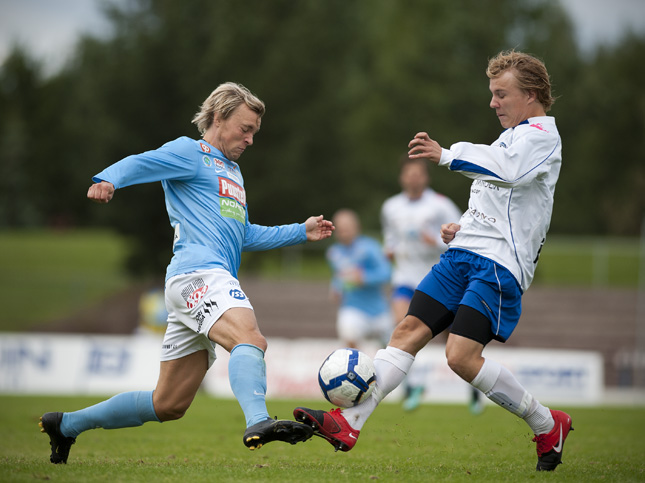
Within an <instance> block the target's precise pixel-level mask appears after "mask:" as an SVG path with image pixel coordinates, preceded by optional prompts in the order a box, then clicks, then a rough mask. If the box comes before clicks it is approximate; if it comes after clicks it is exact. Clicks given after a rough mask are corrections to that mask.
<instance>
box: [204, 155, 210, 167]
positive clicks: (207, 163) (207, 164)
mask: <svg viewBox="0 0 645 483" xmlns="http://www.w3.org/2000/svg"><path fill="white" fill-rule="evenodd" d="M202 161H204V166H206V167H207V168H210V167H211V164H212V161H211V158H209V157H208V156H204V157H203V158H202Z"/></svg>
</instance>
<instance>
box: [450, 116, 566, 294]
mask: <svg viewBox="0 0 645 483" xmlns="http://www.w3.org/2000/svg"><path fill="white" fill-rule="evenodd" d="M561 163H562V141H561V139H560V135H559V134H558V129H557V127H556V125H555V119H554V118H553V117H550V116H541V117H532V118H529V119H528V120H526V121H523V122H522V123H520V124H519V125H518V126H516V127H514V128H510V129H507V130H505V131H504V132H503V133H502V134H501V136H500V137H499V138H498V139H497V140H496V141H495V142H494V143H493V144H491V145H490V146H487V145H482V144H471V143H457V144H453V145H452V146H451V147H450V149H449V150H448V149H444V150H443V152H442V154H441V160H440V162H439V165H440V166H446V167H448V168H450V169H451V170H452V171H460V172H461V173H462V174H463V175H465V176H467V177H469V178H473V179H474V180H475V181H473V183H472V185H471V187H470V199H469V200H468V210H467V211H466V212H465V213H464V214H463V216H462V217H461V220H460V221H459V224H460V225H461V230H460V231H458V232H457V235H456V236H455V238H454V239H453V240H452V241H451V242H450V245H449V247H450V248H461V249H464V250H468V251H471V252H473V253H476V254H478V255H480V256H483V257H486V258H489V259H491V260H493V261H495V262H497V263H499V264H500V265H502V266H504V267H505V268H507V269H508V270H509V271H510V272H511V273H512V274H513V276H514V277H515V278H516V279H517V281H518V283H519V284H520V287H521V288H522V290H523V291H524V290H526V289H527V288H528V287H529V285H530V284H531V282H532V281H533V276H534V274H535V267H536V265H537V261H538V257H539V254H540V249H541V248H542V245H543V244H544V241H545V239H546V233H547V231H548V230H549V224H550V222H551V213H552V211H553V195H554V192H555V183H556V181H557V180H558V175H559V173H560V166H561Z"/></svg>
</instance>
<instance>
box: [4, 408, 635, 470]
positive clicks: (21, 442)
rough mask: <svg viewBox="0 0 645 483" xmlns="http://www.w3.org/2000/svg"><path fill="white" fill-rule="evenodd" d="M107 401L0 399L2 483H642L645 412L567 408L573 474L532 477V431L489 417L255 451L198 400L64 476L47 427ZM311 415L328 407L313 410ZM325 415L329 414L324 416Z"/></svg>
mask: <svg viewBox="0 0 645 483" xmlns="http://www.w3.org/2000/svg"><path fill="white" fill-rule="evenodd" d="M98 401H100V399H97V398H87V397H83V398H81V397H76V398H62V397H8V396H2V397H0V427H2V429H3V434H2V438H1V439H0V448H1V450H2V451H1V455H2V456H0V475H2V476H1V477H0V480H2V481H8V482H19V481H38V480H50V481H61V482H62V481H64V482H76V481H78V482H81V481H82V482H86V481H87V482H91V481H135V482H139V481H140V482H149V481H155V482H185V481H190V482H201V481H236V482H237V481H253V482H257V481H276V482H279V481H314V482H336V481H369V480H379V481H455V482H462V481H483V482H487V481H490V482H500V481H508V482H518V481H529V480H530V481H554V480H556V479H557V481H572V482H573V481H575V482H578V481H616V482H629V481H644V480H645V442H644V440H643V437H642V432H643V428H645V409H643V408H560V409H564V410H566V411H567V412H569V413H570V414H571V416H572V419H573V426H574V428H575V431H574V432H572V433H571V435H570V436H569V438H568V439H567V442H566V445H565V453H564V458H563V461H564V464H562V465H560V466H559V467H558V469H557V470H556V471H555V472H554V473H537V472H535V463H536V456H535V444H534V443H532V442H531V437H532V435H531V434H530V430H529V429H528V427H527V426H526V424H525V423H524V422H523V421H521V420H519V419H517V418H516V417H514V416H512V415H510V414H508V413H507V412H506V411H504V410H502V409H500V408H497V407H491V406H488V407H487V408H486V410H485V411H484V413H483V414H481V415H479V416H473V415H471V414H470V413H469V412H468V410H467V408H466V406H444V405H424V406H421V407H420V408H419V409H418V410H416V411H415V412H412V413H405V412H403V411H402V410H401V408H400V406H398V405H395V404H382V405H381V406H380V407H379V409H378V410H377V411H376V412H375V413H374V415H373V416H372V418H371V419H370V420H369V421H368V423H367V425H366V426H365V428H364V431H363V433H362V435H361V437H360V440H359V442H358V444H357V445H356V447H355V448H354V449H353V450H352V451H351V452H349V453H342V452H338V453H334V451H333V448H332V447H331V445H329V443H327V442H326V441H324V440H322V439H320V438H314V439H313V440H311V441H308V442H306V443H300V444H297V445H295V446H291V445H287V444H284V443H280V442H276V443H271V444H268V445H266V446H264V447H263V448H261V449H259V450H257V451H249V450H248V449H246V448H245V447H244V446H243V444H242V433H243V428H244V421H243V417H242V413H241V411H240V409H239V407H238V406H237V403H236V402H235V401H233V400H221V399H213V398H210V397H207V396H205V395H199V396H198V397H197V398H196V400H195V402H194V403H193V406H192V407H191V409H190V410H189V412H188V413H187V415H186V416H185V417H184V418H183V419H182V420H180V421H175V422H169V423H163V424H158V423H147V424H146V425H145V426H144V427H141V428H129V429H122V430H110V431H107V430H102V429H99V430H93V431H88V432H86V433H84V434H82V435H81V436H80V437H79V438H78V440H77V442H76V444H75V445H74V446H72V451H71V453H70V458H69V461H68V464H67V465H52V464H51V463H49V444H48V441H49V439H48V438H47V436H46V435H44V434H41V433H39V432H38V427H37V423H38V417H39V416H40V415H42V413H44V412H47V411H55V410H73V409H79V408H81V407H85V406H87V405H89V404H93V403H95V402H98ZM299 404H300V405H302V404H303V401H299V402H291V401H269V404H268V407H269V411H270V413H271V414H272V415H276V416H278V417H280V418H288V417H290V414H291V411H292V409H293V407H294V406H295V405H299ZM307 404H310V405H312V406H313V407H318V406H320V405H321V403H320V401H314V402H311V401H309V402H307ZM323 407H324V406H323Z"/></svg>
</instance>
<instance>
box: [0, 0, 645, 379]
mask: <svg viewBox="0 0 645 483" xmlns="http://www.w3.org/2000/svg"><path fill="white" fill-rule="evenodd" d="M106 5H107V6H106V10H105V12H106V16H107V17H108V18H109V19H110V22H111V23H112V25H113V27H114V33H113V35H112V36H111V37H109V38H99V37H94V36H92V35H90V34H87V35H84V36H83V37H82V38H80V39H79V42H78V44H77V46H76V49H75V53H74V55H73V56H72V58H71V60H70V61H69V62H68V63H67V64H66V65H65V66H64V67H63V68H62V69H61V70H60V71H57V72H54V73H50V72H44V69H43V65H42V62H41V61H39V60H38V59H36V58H34V57H33V56H31V55H30V53H29V52H28V51H27V50H25V49H24V48H22V47H21V46H19V45H18V46H15V47H14V48H13V50H12V52H11V53H10V55H9V56H8V57H7V58H6V60H5V61H4V63H3V64H2V66H1V69H0V235H1V236H2V240H3V241H4V240H9V241H8V242H7V243H8V245H3V246H2V247H4V249H3V250H2V255H1V256H2V259H0V289H1V290H0V303H1V304H2V306H3V309H4V310H3V313H2V314H1V315H0V330H4V331H15V330H16V327H18V328H24V329H26V330H29V331H32V332H33V331H38V332H42V331H73V332H83V333H86V332H94V333H98V332H103V333H131V332H132V331H133V330H134V329H135V328H136V326H137V324H138V322H139V317H140V316H139V312H138V304H139V302H140V297H141V295H142V294H143V293H145V291H147V290H148V289H150V288H152V287H158V286H159V284H160V279H161V278H162V276H163V275H162V274H163V270H164V267H165V265H166V263H167V261H168V259H169V256H170V254H169V246H170V239H171V232H170V228H169V227H168V223H167V217H166V214H165V211H164V210H163V198H162V192H161V188H160V187H159V186H157V185H149V186H140V187H136V188H129V189H127V190H123V191H122V192H119V193H117V196H116V197H115V199H114V200H113V202H112V203H111V204H110V205H109V206H107V207H104V206H101V207H99V206H94V205H91V204H90V203H88V202H87V201H86V200H85V196H84V195H85V192H86V190H87V187H88V185H89V181H90V178H91V176H92V175H93V174H94V173H96V172H98V171H100V170H101V169H102V168H104V167H105V166H107V165H109V164H111V163H113V162H114V161H116V160H118V159H120V158H121V157H123V156H125V155H128V154H130V153H135V152H141V151H143V150H146V149H152V148H155V147H157V146H159V145H161V144H162V143H164V142H166V141H168V140H169V139H173V138H174V137H177V136H179V135H189V136H195V135H196V131H195V130H194V128H193V127H192V126H191V125H190V124H189V120H190V118H191V117H192V114H193V112H194V111H195V110H196V108H197V106H198V105H199V103H200V102H201V101H202V100H203V99H204V98H205V97H206V96H207V95H208V93H209V92H210V91H211V90H212V89H213V88H214V87H215V86H216V85H217V84H219V83H220V82H223V81H227V80H234V81H238V82H241V83H243V84H245V85H247V86H248V87H249V88H251V90H253V91H254V92H255V93H256V94H258V96H259V97H260V98H262V99H263V100H264V101H265V102H266V103H267V108H268V111H267V115H266V117H265V119H264V122H263V126H262V131H261V133H260V135H258V137H257V139H256V145H254V146H253V148H252V149H251V150H249V152H248V153H246V154H245V155H244V158H243V159H242V160H241V164H242V167H243V170H244V173H245V180H246V186H247V189H248V193H249V206H250V215H251V219H252V221H253V222H255V223H260V224H267V225H272V224H280V223H287V222H292V221H297V220H304V219H305V218H306V217H307V216H308V215H310V214H314V213H321V212H322V213H325V214H326V215H327V216H330V215H331V213H333V211H334V210H336V209H337V208H339V207H345V206H348V207H352V208H354V209H356V210H357V211H358V212H359V214H360V216H361V218H362V219H363V222H364V225H365V227H366V229H367V230H368V231H369V232H371V233H378V210H379V208H380V205H381V203H382V202H383V200H384V199H385V198H386V197H387V196H390V195H391V194H393V193H395V192H397V190H398V187H397V182H396V172H397V167H396V163H395V160H396V158H397V157H398V156H399V154H400V153H401V151H402V150H404V147H405V145H406V144H407V141H408V139H409V138H410V135H411V133H412V134H413V133H414V132H417V131H418V130H420V129H425V130H428V131H430V132H431V133H433V135H434V136H435V137H436V138H437V139H438V140H439V141H440V143H442V144H443V145H449V144H451V143H452V142H455V141H458V140H461V139H468V140H472V141H475V142H484V143H485V142H490V140H492V139H494V138H495V137H496V136H497V134H498V132H499V126H498V125H497V123H496V121H495V119H494V118H493V116H492V115H491V112H490V109H489V107H488V96H489V93H488V91H487V80H486V78H485V76H484V74H483V71H484V69H485V65H486V60H487V59H488V58H489V57H490V56H491V55H493V54H494V53H496V52H497V51H499V50H501V49H507V48H518V49H520V50H525V51H529V52H532V53H534V54H536V55H537V56H539V57H541V58H542V59H544V60H545V62H546V64H547V66H548V67H549V71H550V73H551V75H552V77H553V79H554V81H555V85H554V88H555V94H556V96H558V101H557V102H556V104H555V106H554V109H553V111H552V113H553V115H554V116H555V117H556V118H557V120H558V126H559V129H560V131H561V134H562V137H563V142H564V146H565V151H564V163H565V164H564V166H563V171H562V175H561V179H560V181H559V184H558V188H557V193H556V205H555V212H554V217H553V222H552V228H551V234H550V238H549V240H548V241H547V248H546V249H545V250H547V249H548V247H549V243H552V240H554V239H557V238H558V237H567V238H566V239H567V240H568V243H569V245H568V246H569V247H571V246H573V251H570V252H566V253H565V254H564V255H560V256H559V258H558V257H555V254H554V255H553V256H554V258H553V259H552V260H556V261H555V262H551V263H554V264H556V265H564V264H567V263H569V262H570V260H571V259H574V258H576V255H577V253H576V251H577V250H576V247H584V246H586V240H588V239H589V237H593V239H594V240H600V241H599V242H598V243H597V244H594V247H600V248H594V250H596V252H594V253H593V254H592V256H591V257H590V258H588V259H583V260H579V261H578V262H576V263H573V264H572V265H571V266H570V267H567V270H561V271H559V272H558V271H554V273H555V274H556V275H555V276H553V277H545V276H544V278H543V279H540V277H543V275H541V273H540V272H541V271H542V270H547V271H548V270H549V265H547V264H548V263H549V261H548V260H549V259H548V257H547V256H546V255H547V252H546V251H545V256H544V259H543V260H542V262H541V266H540V268H539V269H538V279H537V280H536V284H535V286H534V287H532V288H531V289H530V290H529V292H528V293H527V295H526V298H525V304H524V305H525V310H524V315H523V319H522V322H521V324H520V327H519V329H518V331H517V333H516V334H515V335H514V336H513V338H512V339H511V341H509V346H517V347H541V348H567V349H583V350H594V351H599V352H600V353H601V354H602V355H603V357H604V367H605V381H606V383H607V384H608V385H610V386H612V387H636V388H642V387H643V386H644V385H645V377H644V376H643V369H644V367H645V362H644V361H643V360H644V359H645V355H644V354H645V334H644V332H645V328H644V326H645V315H644V314H645V310H643V303H644V302H643V295H642V293H643V290H644V287H645V275H644V274H645V269H643V252H644V250H643V248H642V244H641V245H639V237H641V238H642V235H641V233H642V230H643V219H644V215H645V196H644V195H643V193H645V169H644V167H643V166H644V163H643V161H644V160H643V154H642V153H643V152H645V149H644V148H645V146H644V143H645V107H644V106H645V97H644V96H645V93H643V91H642V89H641V86H642V85H643V84H645V66H644V65H643V63H642V62H641V59H642V58H643V57H644V56H645V38H644V37H643V36H642V35H639V34H637V33H634V32H626V33H625V35H624V36H623V37H622V38H621V39H619V41H618V42H616V44H615V45H611V46H601V47H599V48H598V49H596V50H594V51H592V52H583V51H582V50H581V49H580V48H579V46H578V45H577V44H576V42H575V36H574V30H573V24H572V22H571V19H570V18H569V17H568V15H567V13H566V11H565V10H564V9H563V8H562V7H561V6H560V4H559V2H558V1H556V0H544V1H540V2H535V1H529V0H525V1H511V0H500V1H496V2H477V3H474V4H473V3H469V2H450V3H447V2H441V1H438V0H433V1H410V2H405V3H401V4H393V3H392V2H388V1H386V0H380V1H358V2H344V1H340V0H339V1H334V0H331V1H328V2H316V1H303V2H298V3H294V2H291V1H286V0H274V1H271V2H266V1H261V0H254V1H251V2H244V4H241V3H239V2H235V1H232V0H220V1H213V2H208V3H202V2H197V1H190V2H182V3H181V4H178V3H174V2H162V1H157V0H150V1H134V2H130V3H128V4H127V8H125V7H122V5H123V4H122V3H114V4H113V5H112V4H111V3H110V2H108V3H107V4H106ZM410 11H414V12H415V14H414V15H410V14H409V12H410ZM201 19H213V22H212V23H209V22H207V21H206V22H205V21H202V20H201ZM432 177H433V185H434V187H435V188H436V189H437V190H439V191H441V192H444V193H446V194H447V195H449V196H450V197H452V198H453V199H454V200H455V201H456V202H457V204H458V205H459V206H460V207H462V209H463V208H465V205H466V196H467V191H468V190H467V186H468V181H467V180H466V179H462V178H461V177H459V176H455V175H454V174H450V173H446V172H444V171H441V170H434V171H433V173H432ZM96 227H101V228H108V229H110V230H112V232H113V233H117V234H118V237H119V238H118V243H123V244H124V246H125V248H124V256H123V257H118V259H115V260H117V261H118V263H119V266H118V267H101V268H100V269H99V268H97V269H95V271H96V272H97V273H94V274H91V273H90V274H88V273H87V272H85V271H81V272H79V273H81V274H80V275H75V276H72V279H73V280H72V281H71V282H70V285H69V287H68V288H65V287H67V285H66V284H67V281H68V280H67V279H63V278H61V277H62V276H64V275H65V270H64V269H63V270H61V269H60V267H59V268H58V269H57V270H58V272H56V271H53V272H51V273H50V272H47V271H46V270H45V269H44V268H43V269H42V270H39V269H38V267H39V266H43V267H44V266H46V265H47V264H48V263H49V262H50V261H47V260H45V261H43V262H41V264H40V265H39V266H36V267H33V266H30V265H29V264H28V263H26V264H23V265H22V266H16V265H15V261H16V260H17V259H19V257H17V254H19V253H20V248H19V247H18V248H16V247H15V246H14V245H12V243H13V242H12V241H11V239H12V237H13V236H14V235H16V236H18V237H20V236H21V234H23V233H34V230H35V232H36V233H39V234H40V233H50V234H51V233H53V234H54V235H53V236H54V237H55V236H56V234H57V233H58V234H65V233H69V232H76V231H77V230H94V229H95V228H96ZM5 235H6V238H5ZM42 237H43V239H44V240H46V241H47V240H48V239H47V235H43V236H42ZM106 238H109V236H108V235H106ZM616 241H618V244H619V245H620V246H626V247H628V248H627V249H624V250H622V251H623V252H625V253H626V252H629V253H627V255H628V256H627V257H625V259H626V260H628V262H627V263H625V262H624V261H623V262H620V263H618V265H620V266H621V267H622V268H619V269H615V265H614V264H612V263H607V264H604V262H603V260H609V259H610V257H609V256H607V255H606V254H604V255H603V250H604V248H603V247H606V246H615V245H616V243H615V242H616ZM594 243H595V242H594ZM34 250H38V248H34ZM598 251H599V252H600V253H598ZM618 252H619V254H620V252H621V248H618ZM610 253H614V252H613V251H611V250H610ZM625 253H623V254H625ZM28 255H29V256H28V258H29V259H37V258H38V253H37V252H35V251H34V252H32V253H31V254H28ZM59 256H62V259H61V260H58V261H59V262H60V263H61V264H62V265H63V267H64V265H65V259H66V258H67V259H68V260H71V259H72V258H73V254H71V253H68V254H65V253H63V254H62V255H59ZM97 256H98V257H101V254H98V255H97ZM294 257H295V258H294ZM321 257H322V251H321V250H312V251H305V252H304V253H299V252H293V251H283V252H281V253H280V254H279V255H263V254H253V255H249V256H247V257H246V258H245V261H244V264H245V266H246V267H247V268H245V272H243V274H242V283H243V286H244V287H245V289H246V290H247V291H248V293H249V295H250V297H251V298H252V300H253V303H254V305H255V307H256V309H257V311H258V313H259V319H260V323H261V327H262V330H263V331H264V333H265V334H266V335H267V336H276V337H277V336H279V337H301V336H314V337H333V307H330V306H329V304H328V303H327V299H326V294H327V288H326V281H325V280H324V278H325V274H324V271H321V270H320V269H317V270H314V271H315V272H316V273H317V274H318V275H317V276H313V277H312V276H310V274H306V275H303V274H302V273H300V272H299V269H298V268H297V267H301V266H305V267H307V266H309V264H311V263H313V264H314V265H316V263H317V260H319V259H320V258H321ZM276 260H277V261H276ZM285 260H286V262H285ZM294 260H295V261H294ZM599 260H600V262H599ZM69 263H71V262H69ZM85 265H86V266H88V267H91V266H92V265H91V263H89V262H88V263H86V264H85ZM121 267H123V269H124V270H125V273H121V272H120V268H121ZM285 267H286V268H285ZM293 267H296V268H295V269H294V268H293ZM615 270H617V272H616V271H615ZM113 271H117V272H119V275H118V277H119V283H117V284H115V285H114V286H110V287H107V288H105V287H104V289H102V290H98V291H97V293H92V294H90V295H91V296H90V295H88V292H91V290H89V289H88V288H87V287H90V286H92V284H94V283H95V279H94V277H100V276H101V274H102V273H105V272H109V273H112V272H113ZM267 272H268V273H269V279H268V281H267V278H266V277H265V276H264V275H265V274H266V273H267ZM45 274H46V275H45ZM599 274H600V275H599ZM603 274H604V275H603ZM57 275H58V277H57ZM61 289H62V290H63V291H64V293H65V294H68V293H73V294H74V296H72V297H68V296H67V295H65V298H71V299H75V300H76V302H77V304H76V305H74V304H68V308H67V312H66V313H65V314H61V313H60V311H58V310H53V308H54V307H56V303H55V302H56V301H51V302H47V297H48V294H51V293H58V292H57V291H58V290H61ZM59 298H60V297H59ZM49 308H52V310H48V309H49ZM36 313H37V314H38V316H37V317H36V316H34V314H36Z"/></svg>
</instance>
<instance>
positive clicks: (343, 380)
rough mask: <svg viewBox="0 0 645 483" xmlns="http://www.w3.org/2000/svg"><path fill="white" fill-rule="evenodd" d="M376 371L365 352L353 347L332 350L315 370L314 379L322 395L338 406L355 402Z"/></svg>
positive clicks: (366, 394)
mask: <svg viewBox="0 0 645 483" xmlns="http://www.w3.org/2000/svg"><path fill="white" fill-rule="evenodd" d="M375 380H376V372H375V370H374V363H373V362H372V359H370V358H369V356H368V355H366V354H364V353H363V352H360V351H359V350H356V349H338V350H336V351H334V352H332V353H331V354H330V355H329V357H327V359H325V362H323V363H322V366H320V370H319V371H318V383H319V384H320V389H321V390H322V393H323V395H324V396H325V398H326V399H327V401H329V402H330V403H332V404H335V405H336V406H339V407H341V408H348V407H351V406H356V405H357V404H358V403H360V402H361V401H364V400H365V399H367V398H368V397H369V395H370V394H371V393H372V389H374V381H375Z"/></svg>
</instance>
